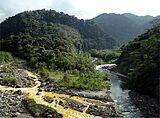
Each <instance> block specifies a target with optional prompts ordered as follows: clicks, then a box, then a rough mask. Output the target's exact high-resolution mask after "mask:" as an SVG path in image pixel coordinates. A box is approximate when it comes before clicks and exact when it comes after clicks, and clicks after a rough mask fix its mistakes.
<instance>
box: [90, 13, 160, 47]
mask: <svg viewBox="0 0 160 118" xmlns="http://www.w3.org/2000/svg"><path fill="white" fill-rule="evenodd" d="M158 17H159V16H157V17H153V16H149V15H148V16H137V15H134V14H130V13H124V14H115V13H111V14H107V13H103V14H100V15H98V16H97V17H95V18H93V19H92V20H93V21H95V23H96V24H97V25H98V26H99V27H100V28H101V29H102V30H103V31H104V32H106V33H107V34H109V35H111V36H112V37H114V38H115V39H116V41H117V42H118V43H119V44H120V45H123V44H127V43H128V42H129V41H131V40H132V39H134V38H135V37H137V36H138V35H139V34H141V33H144V32H145V31H146V30H147V29H149V28H151V21H152V20H154V19H156V18H158Z"/></svg>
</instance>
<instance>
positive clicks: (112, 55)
mask: <svg viewBox="0 0 160 118" xmlns="http://www.w3.org/2000/svg"><path fill="white" fill-rule="evenodd" d="M90 54H91V56H92V57H97V58H100V59H103V60H104V61H105V62H107V63H115V61H116V60H117V59H118V57H119V56H120V54H121V51H120V49H112V50H109V49H106V50H95V49H92V50H90Z"/></svg>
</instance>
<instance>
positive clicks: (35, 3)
mask: <svg viewBox="0 0 160 118" xmlns="http://www.w3.org/2000/svg"><path fill="white" fill-rule="evenodd" d="M43 8H45V9H54V10H56V11H59V12H60V11H63V12H65V13H68V14H71V15H75V16H77V17H78V18H84V19H89V18H93V17H95V16H96V15H99V14H101V13H119V14H120V13H126V12H127V13H134V14H137V15H154V16H156V15H159V11H160V7H159V0H1V4H0V21H2V20H4V19H5V18H7V17H9V16H13V15H15V14H17V13H19V12H22V11H26V10H37V9H43Z"/></svg>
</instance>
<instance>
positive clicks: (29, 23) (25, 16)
mask: <svg viewBox="0 0 160 118" xmlns="http://www.w3.org/2000/svg"><path fill="white" fill-rule="evenodd" d="M39 23H40V24H41V25H42V26H43V23H44V24H52V23H53V24H62V25H67V26H69V27H71V28H74V29H75V30H77V31H78V32H79V33H80V35H81V37H82V39H83V40H82V42H83V45H82V48H83V50H89V49H93V48H95V49H106V48H112V47H113V46H115V45H116V42H115V40H114V39H113V38H111V37H110V36H109V35H107V34H106V33H104V32H103V31H101V29H100V28H99V27H98V26H97V25H95V24H94V22H92V21H89V20H87V21H85V20H83V19H81V20H79V19H77V18H76V17H74V16H70V15H67V14H64V13H63V12H61V13H58V12H56V11H54V10H37V11H30V12H23V13H20V14H17V15H15V16H14V17H11V18H8V19H7V20H6V21H4V22H2V23H1V25H0V26H1V32H0V35H1V37H2V38H5V37H8V36H10V35H15V34H19V33H21V32H26V30H27V29H28V27H30V29H32V28H35V27H38V26H39V25H40V24H39ZM43 30H44V31H45V29H43Z"/></svg>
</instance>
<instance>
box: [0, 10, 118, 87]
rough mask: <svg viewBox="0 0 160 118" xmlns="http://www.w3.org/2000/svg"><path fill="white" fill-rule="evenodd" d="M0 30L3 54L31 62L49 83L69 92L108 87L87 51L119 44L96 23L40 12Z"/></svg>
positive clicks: (12, 20) (6, 23) (27, 14)
mask: <svg viewBox="0 0 160 118" xmlns="http://www.w3.org/2000/svg"><path fill="white" fill-rule="evenodd" d="M0 27H1V28H0V29H1V31H0V35H1V38H0V51H7V52H11V53H12V54H13V55H14V56H16V57H19V58H22V59H25V60H27V63H28V65H29V67H32V68H35V69H39V70H40V71H41V72H42V74H43V75H44V76H46V77H45V78H48V80H46V81H50V82H51V83H53V84H55V85H56V86H63V87H67V88H77V89H89V90H101V89H103V88H105V87H106V84H105V83H104V81H105V79H106V77H104V76H101V74H99V73H98V72H97V71H96V70H95V67H94V64H93V63H92V60H91V58H90V56H89V55H87V54H85V53H83V51H87V50H89V49H92V48H96V49H101V48H102V49H103V48H112V46H113V45H114V44H115V41H114V40H113V39H112V38H110V37H108V36H107V35H106V34H105V33H104V32H102V31H101V30H100V29H99V28H98V27H97V26H96V25H95V24H94V23H93V22H91V21H84V20H78V19H77V18H76V17H73V16H69V15H67V14H64V13H58V12H56V11H53V10H47V11H46V10H37V11H29V12H23V13H20V14H17V15H15V16H13V17H10V18H8V19H7V20H5V21H4V22H2V23H1V24H0ZM102 44H103V45H102ZM2 54H5V55H7V54H8V53H5V52H2ZM5 55H4V57H5ZM4 59H5V58H4ZM4 59H3V60H4ZM3 62H5V60H4V61H3ZM55 76H56V77H55ZM68 78H69V79H68ZM97 78H100V79H97ZM66 81H67V82H66Z"/></svg>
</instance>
